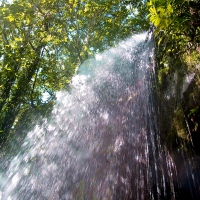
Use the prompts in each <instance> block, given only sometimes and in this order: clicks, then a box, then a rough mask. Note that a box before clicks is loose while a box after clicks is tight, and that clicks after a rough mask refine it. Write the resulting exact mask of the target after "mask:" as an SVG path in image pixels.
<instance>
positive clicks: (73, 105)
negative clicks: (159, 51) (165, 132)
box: [0, 34, 179, 200]
mask: <svg viewBox="0 0 200 200" xmlns="http://www.w3.org/2000/svg"><path fill="white" fill-rule="evenodd" d="M153 62H154V61H153V42H152V41H151V40H150V39H149V37H147V34H141V35H135V36H133V37H131V38H130V39H128V40H127V41H123V42H121V43H120V44H119V45H118V47H117V48H111V49H110V50H108V51H105V52H104V53H102V54H98V55H96V57H95V59H91V60H89V61H87V62H86V63H85V64H84V65H83V66H81V68H80V70H79V72H78V73H77V75H76V76H74V78H73V80H72V83H71V89H70V91H69V92H63V91H62V92H59V93H58V94H57V103H56V105H55V106H54V108H53V111H52V114H51V117H50V118H49V119H43V123H42V125H41V123H40V125H37V126H36V127H35V128H34V130H32V131H31V132H29V133H28V134H27V136H26V138H25V139H24V141H23V144H22V146H21V150H20V152H18V153H16V155H15V156H14V157H13V158H12V160H11V161H10V162H9V163H8V164H7V166H6V169H4V170H2V171H4V172H2V173H1V175H0V176H1V186H0V199H2V200H22V199H23V200H31V199H32V200H36V199H37V200H50V199H51V200H52V199H55V200H58V199H60V200H64V199H65V200H95V199H96V200H130V199H134V200H136V199H141V200H143V199H176V197H177V196H178V193H177V190H176V188H178V187H179V185H178V184H177V178H178V177H177V172H176V167H175V165H174V163H173V161H172V158H171V156H170V155H169V153H168V151H167V150H166V148H165V147H164V146H163V145H162V143H161V139H160V137H159V127H158V118H157V116H158V115H157V114H158V112H159V109H158V106H157V105H156V100H155V98H154V95H153V87H154V65H153ZM4 164H5V163H4ZM1 165H3V164H1ZM1 168H3V167H2V166H1ZM4 168H5V167H4Z"/></svg>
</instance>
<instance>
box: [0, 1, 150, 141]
mask: <svg viewBox="0 0 200 200" xmlns="http://www.w3.org/2000/svg"><path fill="white" fill-rule="evenodd" d="M146 13H147V10H146V7H145V4H144V3H142V2H138V1H126V0H122V1H119V0H112V1H104V0H100V1H99V0H98V1H97V0H95V1H92V0H68V1H65V0H60V1H57V0H40V1H37V0H36V1H32V0H14V1H13V3H11V4H9V3H6V1H3V2H2V3H1V5H0V24H1V25H0V32H1V35H0V130H1V136H2V137H1V138H2V140H4V138H5V139H6V138H7V136H8V134H9V132H10V130H11V129H13V128H15V127H16V126H17V123H18V121H20V120H19V119H20V118H21V117H22V116H23V115H22V112H24V110H26V109H27V107H29V109H35V110H39V108H41V107H43V106H44V105H45V104H46V103H48V102H51V101H52V100H53V99H54V98H55V92H56V91H58V90H60V89H63V88H67V87H68V85H69V83H70V80H71V78H72V76H73V75H74V73H75V72H76V70H77V67H79V66H80V64H81V63H83V62H84V61H85V60H87V59H88V58H90V57H92V56H93V55H94V54H95V53H98V52H100V51H103V50H104V49H107V48H108V47H110V46H113V45H115V44H116V43H117V42H118V41H120V40H121V39H123V38H126V37H128V36H129V35H131V34H132V33H134V32H138V31H143V30H145V29H148V27H149V23H148V21H147V19H146ZM44 94H45V96H48V99H47V100H44V98H43V96H44ZM38 112H39V111H38ZM27 123H28V122H27Z"/></svg>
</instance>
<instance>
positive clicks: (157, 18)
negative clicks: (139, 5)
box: [147, 0, 200, 56]
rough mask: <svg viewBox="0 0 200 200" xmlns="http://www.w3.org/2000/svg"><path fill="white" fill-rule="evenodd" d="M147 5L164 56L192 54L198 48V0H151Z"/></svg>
mask: <svg viewBox="0 0 200 200" xmlns="http://www.w3.org/2000/svg"><path fill="white" fill-rule="evenodd" d="M147 6H148V8H149V15H148V17H149V19H150V21H151V22H152V23H153V25H154V26H155V27H156V30H155V36H156V40H157V44H158V48H159V50H161V51H162V52H161V54H163V56H166V55H169V54H171V55H173V56H174V55H183V54H188V53H189V54H190V53H191V51H196V50H197V48H198V44H199V42H200V13H199V9H200V4H199V2H198V1H197V0H194V1H191V0H183V1H182V0H177V1H175V0H166V1H164V0H150V1H149V2H148V3H147ZM164 54H165V55H164Z"/></svg>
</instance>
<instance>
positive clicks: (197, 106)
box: [183, 78, 200, 154]
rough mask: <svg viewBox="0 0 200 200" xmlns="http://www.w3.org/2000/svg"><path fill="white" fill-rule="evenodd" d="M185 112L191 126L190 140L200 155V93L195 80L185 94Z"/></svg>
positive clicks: (195, 79)
mask: <svg viewBox="0 0 200 200" xmlns="http://www.w3.org/2000/svg"><path fill="white" fill-rule="evenodd" d="M183 111H184V114H185V116H186V118H187V119H186V120H187V121H188V125H189V132H190V134H191V135H190V138H189V139H190V140H191V141H192V145H193V147H194V150H195V151H196V152H197V153H198V154H200V91H199V86H198V85H197V78H194V79H193V80H192V81H191V83H190V85H189V86H188V88H187V90H186V91H185V92H184V93H183Z"/></svg>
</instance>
